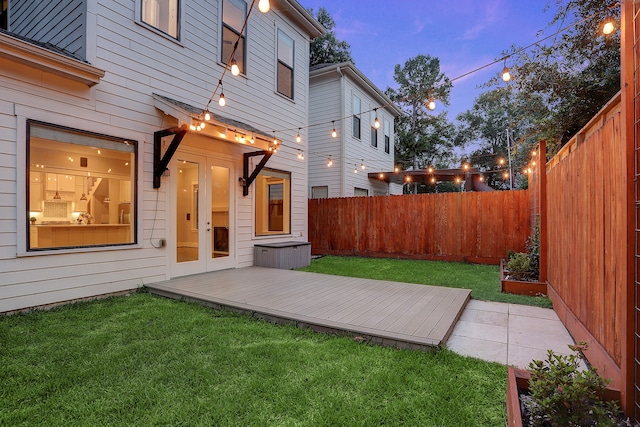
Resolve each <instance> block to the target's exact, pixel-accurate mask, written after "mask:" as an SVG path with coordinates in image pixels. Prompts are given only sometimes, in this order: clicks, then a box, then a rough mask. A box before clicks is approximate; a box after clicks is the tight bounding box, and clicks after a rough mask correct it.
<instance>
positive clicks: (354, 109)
mask: <svg viewBox="0 0 640 427" xmlns="http://www.w3.org/2000/svg"><path fill="white" fill-rule="evenodd" d="M361 111H362V110H361V109H360V98H358V97H357V96H355V95H353V100H352V104H351V113H352V114H353V137H354V138H358V139H360V112H361Z"/></svg>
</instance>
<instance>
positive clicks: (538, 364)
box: [528, 341, 619, 427]
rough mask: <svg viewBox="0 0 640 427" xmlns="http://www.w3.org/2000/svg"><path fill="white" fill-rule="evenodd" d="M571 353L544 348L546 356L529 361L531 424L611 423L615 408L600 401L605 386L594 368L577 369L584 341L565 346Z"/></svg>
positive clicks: (587, 424)
mask: <svg viewBox="0 0 640 427" xmlns="http://www.w3.org/2000/svg"><path fill="white" fill-rule="evenodd" d="M569 348H570V349H571V350H573V352H574V354H571V355H568V356H567V355H562V354H554V352H553V351H552V350H548V351H547V359H546V360H544V361H541V360H534V361H532V362H531V363H530V364H529V368H530V369H531V371H532V373H531V378H530V380H529V391H530V392H531V399H532V400H531V401H530V402H529V403H528V406H529V410H530V412H531V416H532V420H531V421H532V425H534V426H580V427H584V426H592V425H598V426H600V425H602V426H613V425H617V424H615V423H614V419H615V418H613V415H612V414H617V413H618V412H619V408H618V407H617V406H616V405H615V403H612V402H604V401H602V400H601V398H600V396H602V393H603V392H604V390H605V389H606V388H607V384H608V381H606V380H604V379H603V378H602V377H601V376H600V375H598V372H597V370H596V369H594V368H591V367H589V368H588V369H586V370H580V361H581V360H583V359H584V354H583V351H584V350H586V349H587V344H586V343H585V342H584V341H581V342H580V343H578V344H577V345H575V346H571V345H570V346H569Z"/></svg>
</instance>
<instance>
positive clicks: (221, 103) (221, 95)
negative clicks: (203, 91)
mask: <svg viewBox="0 0 640 427" xmlns="http://www.w3.org/2000/svg"><path fill="white" fill-rule="evenodd" d="M218 84H219V85H220V99H218V104H219V105H220V106H221V107H224V106H225V105H227V100H226V99H224V88H223V87H222V80H220V81H218Z"/></svg>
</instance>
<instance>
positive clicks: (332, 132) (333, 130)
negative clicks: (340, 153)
mask: <svg viewBox="0 0 640 427" xmlns="http://www.w3.org/2000/svg"><path fill="white" fill-rule="evenodd" d="M331 125H332V126H333V129H332V130H331V137H332V138H335V137H336V136H338V132H337V131H336V121H335V120H332V121H331Z"/></svg>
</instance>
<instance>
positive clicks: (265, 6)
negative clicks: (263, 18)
mask: <svg viewBox="0 0 640 427" xmlns="http://www.w3.org/2000/svg"><path fill="white" fill-rule="evenodd" d="M258 9H260V12H262V13H267V12H269V9H271V5H270V4H269V0H260V1H259V2H258Z"/></svg>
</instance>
